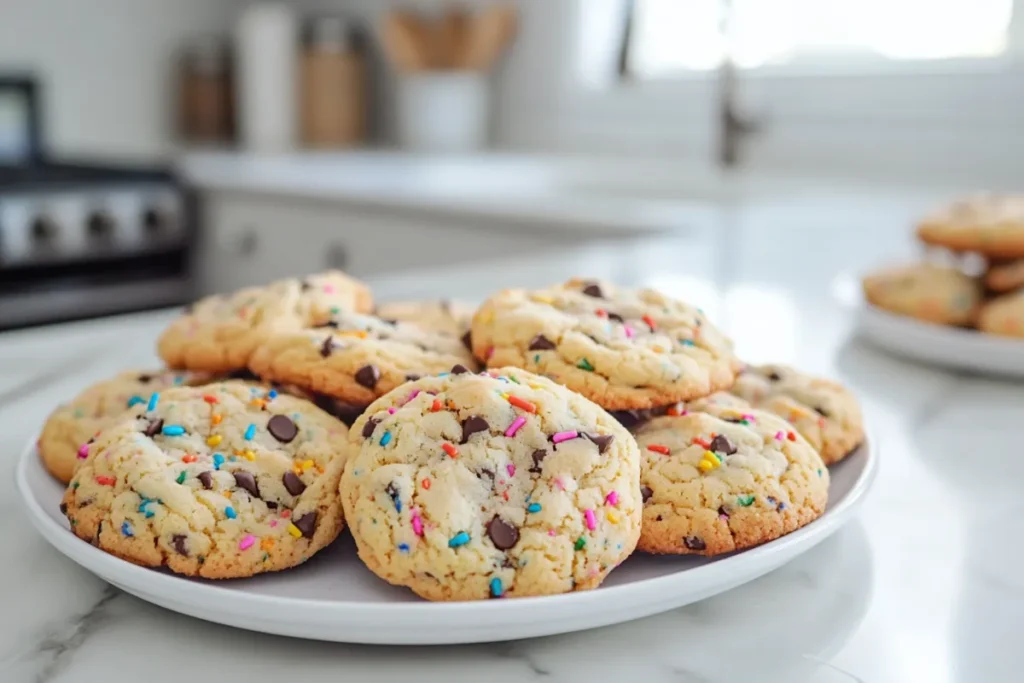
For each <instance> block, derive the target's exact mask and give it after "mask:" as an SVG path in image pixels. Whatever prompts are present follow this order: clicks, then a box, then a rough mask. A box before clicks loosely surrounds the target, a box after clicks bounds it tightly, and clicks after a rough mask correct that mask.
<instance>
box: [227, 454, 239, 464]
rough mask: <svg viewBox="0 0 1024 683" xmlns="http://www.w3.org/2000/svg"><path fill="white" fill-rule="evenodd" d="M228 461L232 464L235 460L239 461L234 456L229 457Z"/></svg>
mask: <svg viewBox="0 0 1024 683" xmlns="http://www.w3.org/2000/svg"><path fill="white" fill-rule="evenodd" d="M228 460H230V461H231V462H234V461H235V460H237V458H236V457H235V456H233V455H229V456H228Z"/></svg>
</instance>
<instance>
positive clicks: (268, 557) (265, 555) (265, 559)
mask: <svg viewBox="0 0 1024 683" xmlns="http://www.w3.org/2000/svg"><path fill="white" fill-rule="evenodd" d="M269 559H270V555H269V554H267V553H263V561H264V562H266V561H267V560H269Z"/></svg>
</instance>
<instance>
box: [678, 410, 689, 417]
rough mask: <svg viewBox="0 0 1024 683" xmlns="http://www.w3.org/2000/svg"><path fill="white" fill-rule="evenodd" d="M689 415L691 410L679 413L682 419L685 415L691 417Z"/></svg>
mask: <svg viewBox="0 0 1024 683" xmlns="http://www.w3.org/2000/svg"><path fill="white" fill-rule="evenodd" d="M689 414H690V411H689V410H681V411H680V412H679V416H680V417H682V416H683V415H689Z"/></svg>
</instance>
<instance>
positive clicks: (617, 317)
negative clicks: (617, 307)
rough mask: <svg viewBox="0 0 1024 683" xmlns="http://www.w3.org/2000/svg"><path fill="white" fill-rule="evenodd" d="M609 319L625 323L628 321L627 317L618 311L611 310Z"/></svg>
mask: <svg viewBox="0 0 1024 683" xmlns="http://www.w3.org/2000/svg"><path fill="white" fill-rule="evenodd" d="M608 319H609V320H614V321H615V322H617V323H624V322H626V321H625V319H624V318H623V317H622V316H621V315H619V314H618V313H611V312H609V313H608Z"/></svg>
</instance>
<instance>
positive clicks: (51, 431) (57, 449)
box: [38, 370, 211, 484]
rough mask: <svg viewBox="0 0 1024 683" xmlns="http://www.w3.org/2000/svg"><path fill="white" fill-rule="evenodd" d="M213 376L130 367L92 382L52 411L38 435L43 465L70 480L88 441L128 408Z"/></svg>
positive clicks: (59, 476)
mask: <svg viewBox="0 0 1024 683" xmlns="http://www.w3.org/2000/svg"><path fill="white" fill-rule="evenodd" d="M210 379H211V378H210V376H209V375H207V374H204V373H194V372H177V371H174V370H130V371H127V372H122V373H120V374H118V375H117V376H115V377H112V378H110V379H108V380H104V381H102V382H97V383H96V384H93V385H92V386H91V387H89V388H88V389H86V390H85V391H83V392H82V393H80V394H79V395H78V396H75V397H74V398H73V399H71V400H70V401H69V402H67V403H64V404H62V405H60V406H58V407H57V409H56V410H54V411H53V412H52V413H50V416H49V417H48V418H47V420H46V424H45V425H44V426H43V432H42V434H41V435H40V436H39V444H38V450H39V457H40V458H41V459H42V461H43V466H44V467H46V470H47V471H48V472H49V473H50V474H52V475H53V476H54V477H55V478H57V479H58V480H60V481H61V483H64V484H66V483H68V481H70V480H71V475H73V474H74V472H75V467H76V466H77V465H78V463H80V462H81V461H82V459H84V457H85V451H84V450H83V446H84V444H85V442H86V441H88V440H89V439H91V438H92V437H94V436H96V433H97V432H99V431H100V430H101V429H103V428H104V427H107V426H108V425H110V424H111V423H113V422H114V421H115V420H116V419H117V418H118V417H119V416H120V415H121V414H123V413H124V412H125V411H126V410H128V409H129V408H131V407H133V406H135V405H139V404H145V403H147V402H148V401H149V397H150V396H151V395H152V394H153V393H154V392H159V391H163V390H164V389H168V388H170V387H174V386H179V385H185V386H192V385H196V384H205V383H206V382H208V381H209V380H210Z"/></svg>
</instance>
